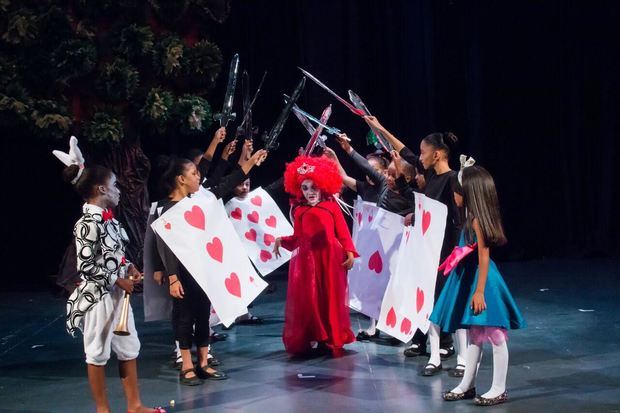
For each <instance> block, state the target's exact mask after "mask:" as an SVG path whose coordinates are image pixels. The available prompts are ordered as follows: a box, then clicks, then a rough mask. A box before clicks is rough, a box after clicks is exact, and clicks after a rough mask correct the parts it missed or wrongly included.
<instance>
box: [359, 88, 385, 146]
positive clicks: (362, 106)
mask: <svg viewBox="0 0 620 413" xmlns="http://www.w3.org/2000/svg"><path fill="white" fill-rule="evenodd" d="M349 99H350V100H351V102H352V103H353V105H354V106H355V107H356V108H357V109H359V110H361V111H363V112H364V114H365V115H367V116H372V115H371V114H370V111H369V110H368V107H366V105H365V104H364V102H363V101H362V99H361V98H360V97H359V96H358V95H357V94H356V93H355V92H353V91H352V90H349ZM371 129H372V132H373V133H374V134H375V136H376V137H377V141H378V142H379V144H381V146H382V147H383V150H385V151H386V152H387V153H390V152H391V151H392V150H393V149H394V148H392V145H390V142H389V141H388V140H387V139H386V138H385V136H383V135H382V134H381V133H380V132H379V131H377V130H375V129H373V128H371Z"/></svg>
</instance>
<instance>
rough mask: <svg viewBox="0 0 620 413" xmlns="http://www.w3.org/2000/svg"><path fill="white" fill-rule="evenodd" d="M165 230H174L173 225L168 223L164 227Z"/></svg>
mask: <svg viewBox="0 0 620 413" xmlns="http://www.w3.org/2000/svg"><path fill="white" fill-rule="evenodd" d="M164 228H166V229H170V228H172V225H170V222H166V225H164Z"/></svg>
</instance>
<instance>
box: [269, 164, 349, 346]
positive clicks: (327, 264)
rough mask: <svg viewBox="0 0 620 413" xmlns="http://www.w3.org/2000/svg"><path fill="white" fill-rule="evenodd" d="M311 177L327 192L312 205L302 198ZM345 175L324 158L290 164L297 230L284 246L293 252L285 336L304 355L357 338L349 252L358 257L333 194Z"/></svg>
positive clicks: (287, 343)
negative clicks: (318, 347) (347, 263)
mask: <svg viewBox="0 0 620 413" xmlns="http://www.w3.org/2000/svg"><path fill="white" fill-rule="evenodd" d="M305 180H311V181H312V182H313V183H314V185H316V186H317V187H318V188H319V189H320V191H321V193H322V194H323V197H322V200H321V201H320V202H318V203H317V204H316V205H315V206H310V205H308V204H307V203H306V202H304V201H303V200H302V199H303V198H302V192H301V189H300V186H301V183H302V182H303V181H305ZM341 186H342V178H341V177H340V175H339V173H338V169H337V167H336V165H335V164H334V163H333V162H332V161H330V160H328V159H325V158H321V157H306V156H299V157H297V158H296V159H295V160H294V161H293V162H291V163H289V164H288V165H287V167H286V171H285V174H284V187H285V190H286V192H288V193H289V194H290V195H291V196H292V197H293V202H294V206H293V210H292V216H293V218H294V225H293V227H294V233H293V235H290V236H286V237H282V239H281V245H282V247H284V248H286V249H287V250H289V251H292V252H293V257H292V258H291V262H290V267H289V280H288V292H287V298H286V310H285V320H284V331H283V333H282V340H283V342H284V346H285V348H286V351H287V352H288V353H291V354H302V353H306V352H308V351H310V350H311V348H312V346H313V344H315V343H317V344H322V345H325V346H327V347H328V348H329V349H330V350H332V352H333V354H334V355H338V354H339V353H340V352H341V351H342V347H343V345H345V344H348V343H351V342H353V341H355V336H354V334H353V332H352V331H351V325H350V320H349V309H348V307H347V305H346V303H347V275H346V269H345V268H344V267H343V266H342V263H343V262H344V261H345V259H346V253H347V252H352V253H353V254H354V255H355V256H357V252H356V251H355V246H354V245H353V241H352V240H351V236H350V234H349V229H348V227H347V224H346V222H345V220H344V217H343V215H342V212H341V211H340V207H339V206H338V204H337V203H336V202H335V201H333V199H332V196H331V194H335V193H337V192H339V191H340V189H341Z"/></svg>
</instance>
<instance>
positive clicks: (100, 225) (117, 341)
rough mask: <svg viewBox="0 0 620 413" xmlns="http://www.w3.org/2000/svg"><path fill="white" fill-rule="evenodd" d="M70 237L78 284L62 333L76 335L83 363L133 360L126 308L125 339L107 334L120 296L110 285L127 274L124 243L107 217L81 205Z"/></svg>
mask: <svg viewBox="0 0 620 413" xmlns="http://www.w3.org/2000/svg"><path fill="white" fill-rule="evenodd" d="M73 232H74V236H75V243H76V250H77V266H78V271H79V272H80V275H81V278H82V282H81V283H80V285H79V286H78V287H77V288H76V289H75V291H73V293H72V294H71V296H70V297H69V300H68V302H67V324H66V327H67V331H68V332H69V333H70V334H71V335H75V333H76V332H77V330H78V329H79V330H81V331H82V333H83V335H84V352H85V353H86V362H87V363H89V364H94V365H99V366H101V365H105V364H106V362H107V361H108V359H109V358H110V351H111V350H114V353H116V355H117V358H118V359H119V360H132V359H135V358H136V357H137V356H138V353H139V351H140V341H139V339H138V334H137V332H136V328H135V324H134V318H133V311H132V310H131V306H130V307H129V317H128V320H127V327H128V329H129V332H130V334H129V335H128V336H117V335H114V334H113V330H114V328H115V326H116V325H117V323H118V320H119V317H120V314H121V308H122V300H123V295H124V292H123V290H122V289H121V288H119V287H118V286H116V285H115V282H116V280H117V278H118V277H124V276H125V274H126V272H127V267H128V265H129V262H128V261H126V259H125V247H126V246H127V243H128V241H129V238H128V237H127V234H126V232H125V230H124V229H123V228H122V227H121V225H120V223H119V222H118V221H117V220H116V219H115V218H113V216H112V214H111V212H109V211H105V210H103V209H102V208H100V207H98V206H96V205H92V204H84V206H83V215H82V217H81V218H80V219H79V220H78V221H77V223H76V224H75V227H74V231H73Z"/></svg>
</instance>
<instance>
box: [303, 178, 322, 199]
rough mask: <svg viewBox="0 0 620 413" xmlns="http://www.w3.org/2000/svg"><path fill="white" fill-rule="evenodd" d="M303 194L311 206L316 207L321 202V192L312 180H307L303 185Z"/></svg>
mask: <svg viewBox="0 0 620 413" xmlns="http://www.w3.org/2000/svg"><path fill="white" fill-rule="evenodd" d="M301 192H302V193H303V194H304V198H306V201H308V204H309V205H310V206H315V205H316V204H318V203H319V202H320V201H321V190H320V189H319V188H317V187H316V186H315V185H314V182H313V181H312V180H310V179H306V180H304V181H303V182H302V183H301Z"/></svg>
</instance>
